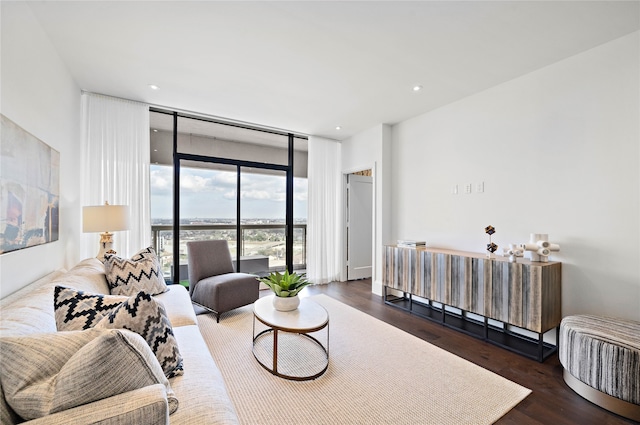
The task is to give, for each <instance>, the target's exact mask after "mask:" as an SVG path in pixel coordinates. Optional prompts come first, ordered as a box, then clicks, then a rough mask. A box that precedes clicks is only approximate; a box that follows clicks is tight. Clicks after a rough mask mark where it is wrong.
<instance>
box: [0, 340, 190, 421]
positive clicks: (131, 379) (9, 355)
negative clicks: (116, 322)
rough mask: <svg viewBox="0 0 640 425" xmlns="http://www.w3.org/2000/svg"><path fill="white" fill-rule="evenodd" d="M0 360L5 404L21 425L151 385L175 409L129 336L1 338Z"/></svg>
mask: <svg viewBox="0 0 640 425" xmlns="http://www.w3.org/2000/svg"><path fill="white" fill-rule="evenodd" d="M0 357H2V359H3V361H2V362H0V382H1V384H2V389H3V391H4V396H5V399H6V401H7V404H9V406H11V408H12V409H13V410H14V411H15V412H16V413H17V414H18V415H19V416H20V417H22V418H23V419H25V420H30V419H36V418H39V417H43V416H46V415H48V414H52V413H56V412H60V411H63V410H67V409H70V408H72V407H76V406H80V405H83V404H87V403H91V402H94V401H97V400H101V399H104V398H107V397H111V396H113V395H116V394H121V393H124V392H128V391H132V390H134V389H137V388H143V387H145V386H148V385H153V384H163V385H164V386H165V388H166V390H167V399H168V400H169V409H170V412H171V413H173V412H174V411H175V410H176V409H177V408H178V400H177V399H176V398H175V394H174V393H173V390H172V389H171V387H170V385H169V381H168V380H167V378H166V377H165V376H164V373H163V371H162V368H161V367H160V365H159V364H158V362H157V360H156V358H155V356H154V354H153V352H152V351H151V349H150V348H149V346H148V345H147V343H146V342H145V341H144V340H143V339H142V337H140V336H139V335H137V334H136V333H133V332H130V331H127V330H116V329H114V330H103V329H89V330H86V331H71V332H56V333H48V334H33V335H29V336H21V337H5V338H0ZM8 359H10V360H8Z"/></svg>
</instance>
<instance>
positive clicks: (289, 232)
mask: <svg viewBox="0 0 640 425" xmlns="http://www.w3.org/2000/svg"><path fill="white" fill-rule="evenodd" d="M288 154H289V164H288V165H287V200H286V203H287V205H286V209H287V212H286V237H285V241H286V242H285V244H286V251H287V254H286V262H287V269H288V270H289V272H290V273H292V272H293V134H291V133H289V152H288Z"/></svg>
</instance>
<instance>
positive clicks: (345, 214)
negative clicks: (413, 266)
mask: <svg viewBox="0 0 640 425" xmlns="http://www.w3.org/2000/svg"><path fill="white" fill-rule="evenodd" d="M363 170H371V178H372V180H373V187H372V188H371V190H372V191H373V193H372V195H373V196H372V201H371V203H372V205H371V214H372V217H371V227H372V228H371V285H373V283H374V282H375V279H376V278H377V276H376V270H377V267H376V265H377V256H376V249H377V248H376V241H377V240H378V235H377V231H376V229H377V225H376V222H377V209H376V205H377V204H378V202H377V186H378V183H377V174H378V173H377V169H376V163H375V162H373V164H362V165H360V166H357V167H350V168H347V169H344V170H342V185H341V190H342V205H343V207H342V223H341V226H342V227H341V229H342V247H343V249H342V267H341V271H340V280H341V281H342V282H346V281H347V249H348V247H347V243H348V240H347V219H348V212H347V180H348V179H347V176H348V175H349V174H353V173H357V172H358V171H363Z"/></svg>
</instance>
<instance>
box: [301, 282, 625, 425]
mask: <svg viewBox="0 0 640 425" xmlns="http://www.w3.org/2000/svg"><path fill="white" fill-rule="evenodd" d="M305 291H307V293H308V294H310V295H314V294H321V293H322V294H326V295H328V296H330V297H332V298H335V299H336V300H339V301H341V302H343V303H345V304H347V305H350V306H351V307H354V308H356V309H358V310H360V311H362V312H365V313H367V314H369V315H371V316H373V317H376V318H378V319H380V320H383V321H385V322H387V323H389V324H391V325H393V326H396V327H397V328H400V329H402V330H404V331H406V332H409V333H410V334H412V335H415V336H417V337H418V338H421V339H423V340H425V341H427V342H429V343H431V344H433V345H435V346H437V347H440V348H442V349H444V350H446V351H448V352H450V353H453V354H455V355H457V356H460V357H462V358H464V359H466V360H468V361H470V362H472V363H475V364H477V365H478V366H481V367H483V368H485V369H488V370H491V371H493V372H495V373H497V374H498V375H501V376H503V377H505V378H507V379H509V380H511V381H513V382H516V383H518V384H520V385H522V386H524V387H527V388H529V389H531V390H532V393H531V394H530V395H529V396H528V397H527V398H526V399H524V400H523V401H522V402H521V403H520V404H518V405H517V406H516V407H515V408H514V409H512V410H511V411H510V412H509V413H507V414H506V415H505V416H504V417H502V418H501V419H500V420H499V421H498V422H497V424H502V425H504V424H517V425H527V424H554V425H556V424H558V425H562V424H567V425H568V424H572V425H573V424H580V425H591V424H593V425H609V424H611V425H613V424H635V423H636V422H634V421H630V420H627V419H625V418H622V417H621V416H618V415H615V414H613V413H610V412H608V411H606V410H604V409H602V408H600V407H598V406H596V405H594V404H592V403H590V402H588V401H586V400H585V399H583V398H582V397H580V396H579V395H577V394H576V393H574V392H573V390H571V389H570V388H569V387H567V386H566V384H565V383H564V381H563V379H562V366H561V365H560V362H559V360H558V355H557V354H555V355H553V356H551V357H550V358H548V359H547V360H546V361H545V362H544V363H539V362H537V361H535V360H530V359H527V358H526V357H523V356H520V355H518V354H515V353H512V352H510V351H507V350H505V349H502V348H499V347H497V346H495V345H492V344H490V343H486V342H484V341H481V340H479V339H477V338H474V337H472V336H469V335H466V334H463V333H462V332H458V331H456V330H453V329H450V328H447V327H445V326H442V325H440V324H438V323H435V322H431V321H429V320H426V319H423V318H420V317H417V316H414V315H411V314H409V313H407V312H405V311H403V310H400V309H398V308H395V307H392V306H388V305H385V304H384V303H383V302H382V298H381V297H380V296H378V295H375V294H373V293H372V292H371V280H370V279H365V280H359V281H351V282H336V283H330V284H328V285H315V286H308V287H307V288H306V289H305Z"/></svg>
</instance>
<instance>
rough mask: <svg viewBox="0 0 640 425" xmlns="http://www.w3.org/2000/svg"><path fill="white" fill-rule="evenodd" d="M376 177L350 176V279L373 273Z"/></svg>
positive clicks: (348, 262) (348, 271) (348, 236)
mask: <svg viewBox="0 0 640 425" xmlns="http://www.w3.org/2000/svg"><path fill="white" fill-rule="evenodd" d="M372 223H373V177H371V176H360V175H355V174H350V175H348V176H347V280H355V279H364V278H368V277H371V262H372Z"/></svg>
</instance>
